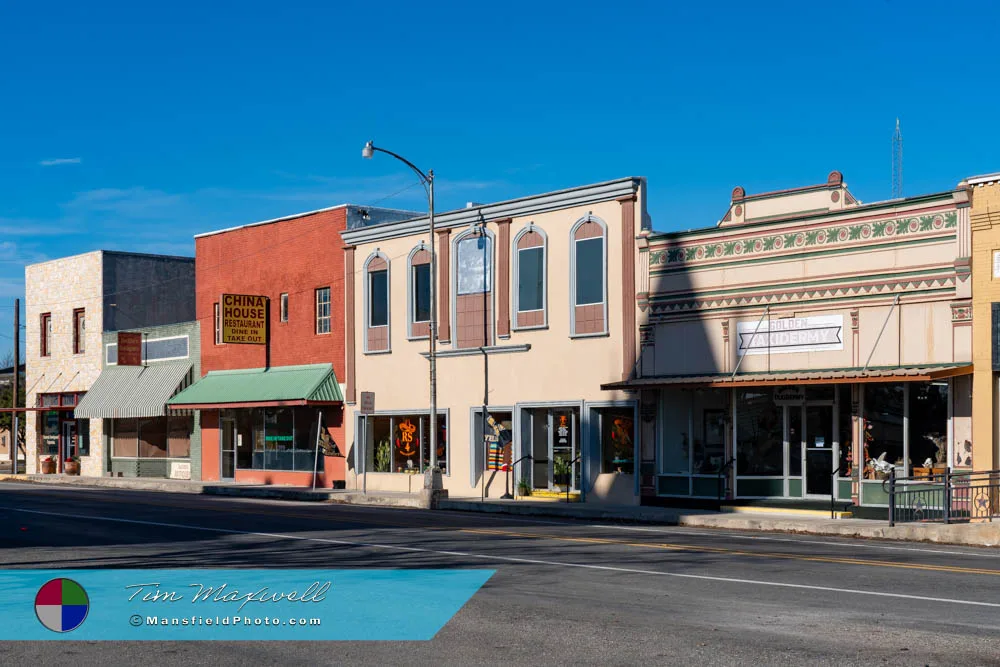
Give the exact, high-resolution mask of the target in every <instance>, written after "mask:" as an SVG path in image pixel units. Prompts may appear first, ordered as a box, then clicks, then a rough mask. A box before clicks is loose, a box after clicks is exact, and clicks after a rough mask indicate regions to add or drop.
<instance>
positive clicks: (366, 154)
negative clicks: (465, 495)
mask: <svg viewBox="0 0 1000 667" xmlns="http://www.w3.org/2000/svg"><path fill="white" fill-rule="evenodd" d="M376 151H378V152H379V153H385V154H386V155H390V156H392V157H394V158H396V159H397V160H399V161H400V162H402V163H403V164H405V165H406V166H407V167H409V168H410V169H412V170H413V173H415V174H416V175H417V176H418V177H419V178H420V182H421V183H422V184H423V186H424V190H426V191H427V221H428V226H429V227H430V239H431V242H430V246H431V321H430V361H431V369H430V384H431V405H430V411H431V438H430V448H431V469H432V470H437V467H438V465H437V439H438V428H437V354H436V353H437V253H436V252H435V251H434V248H435V243H434V170H433V169H430V170H428V171H427V173H426V174H425V173H424V172H423V171H421V170H420V169H418V168H417V166H416V165H415V164H413V163H412V162H410V161H409V160H407V159H406V158H404V157H402V156H401V155H397V154H395V153H393V152H392V151H388V150H386V149H384V148H379V147H378V146H376V145H375V144H374V143H373V142H371V141H369V142H368V143H366V144H365V147H364V148H362V149H361V157H363V158H365V159H366V160H370V159H371V158H373V157H374V156H375V152H376ZM432 474H433V473H432Z"/></svg>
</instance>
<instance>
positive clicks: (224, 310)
mask: <svg viewBox="0 0 1000 667" xmlns="http://www.w3.org/2000/svg"><path fill="white" fill-rule="evenodd" d="M221 304H222V307H221V308H220V313H219V318H220V319H221V320H222V321H221V322H220V325H221V327H222V342H223V343H236V344H244V345H264V344H266V343H267V297H266V296H254V295H249V294H223V295H222V301H221ZM119 354H120V353H119Z"/></svg>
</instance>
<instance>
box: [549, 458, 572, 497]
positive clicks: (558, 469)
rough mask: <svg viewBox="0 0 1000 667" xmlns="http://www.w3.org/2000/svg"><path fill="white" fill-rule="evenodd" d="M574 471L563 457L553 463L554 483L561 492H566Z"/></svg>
mask: <svg viewBox="0 0 1000 667" xmlns="http://www.w3.org/2000/svg"><path fill="white" fill-rule="evenodd" d="M571 472H572V469H571V468H570V465H569V461H568V460H566V458H564V457H562V456H557V457H556V458H555V460H554V461H553V462H552V482H553V483H554V484H555V485H556V487H557V488H558V489H559V491H565V490H566V487H568V486H569V484H570V475H571Z"/></svg>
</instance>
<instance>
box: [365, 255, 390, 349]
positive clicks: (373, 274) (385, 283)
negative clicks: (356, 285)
mask: <svg viewBox="0 0 1000 667" xmlns="http://www.w3.org/2000/svg"><path fill="white" fill-rule="evenodd" d="M364 275H365V352H388V351H389V258H388V257H386V256H385V255H383V254H382V253H381V252H379V251H377V250H376V251H375V252H374V253H372V254H371V256H369V257H368V259H367V260H366V261H365V270H364Z"/></svg>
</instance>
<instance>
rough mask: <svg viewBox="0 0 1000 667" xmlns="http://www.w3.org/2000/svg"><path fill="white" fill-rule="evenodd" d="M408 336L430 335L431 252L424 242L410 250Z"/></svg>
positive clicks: (422, 336) (421, 336)
mask: <svg viewBox="0 0 1000 667" xmlns="http://www.w3.org/2000/svg"><path fill="white" fill-rule="evenodd" d="M409 263H410V284H409V290H410V299H409V301H410V304H409V312H410V337H411V338H424V337H426V336H428V335H430V321H431V253H430V251H428V250H427V249H426V248H425V247H424V244H423V243H421V244H420V245H419V246H417V247H416V248H414V249H413V251H412V252H410V259H409Z"/></svg>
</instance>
